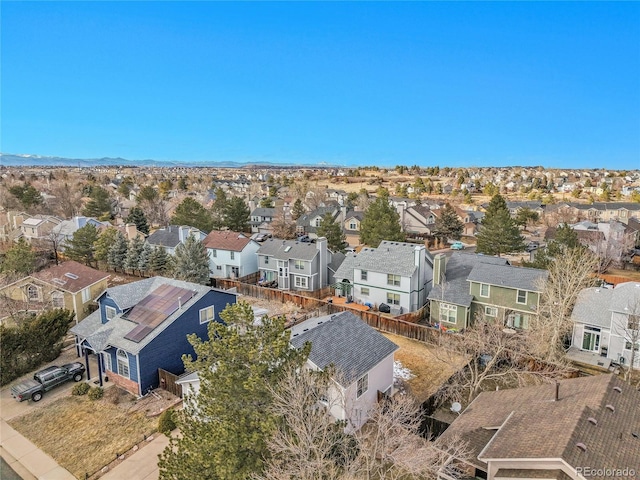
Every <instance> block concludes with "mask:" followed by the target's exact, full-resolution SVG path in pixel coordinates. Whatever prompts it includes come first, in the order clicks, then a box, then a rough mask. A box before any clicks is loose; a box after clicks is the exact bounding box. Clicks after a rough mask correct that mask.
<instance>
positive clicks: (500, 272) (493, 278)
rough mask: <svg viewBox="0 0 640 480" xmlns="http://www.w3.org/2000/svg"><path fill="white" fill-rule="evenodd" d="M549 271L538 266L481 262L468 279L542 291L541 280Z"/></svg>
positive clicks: (544, 278)
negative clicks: (526, 266)
mask: <svg viewBox="0 0 640 480" xmlns="http://www.w3.org/2000/svg"><path fill="white" fill-rule="evenodd" d="M548 276H549V272H548V271H546V270H539V269H537V268H523V267H514V266H512V265H490V264H488V263H484V262H480V263H478V264H476V266H474V267H473V270H471V272H470V273H469V276H468V277H467V280H468V281H470V282H481V283H487V284H489V285H496V286H499V287H509V288H518V289H520V290H529V291H531V292H539V291H540V282H541V281H543V280H546V279H547V277H548Z"/></svg>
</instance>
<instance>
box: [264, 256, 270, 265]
mask: <svg viewBox="0 0 640 480" xmlns="http://www.w3.org/2000/svg"><path fill="white" fill-rule="evenodd" d="M264 264H265V265H269V257H264Z"/></svg>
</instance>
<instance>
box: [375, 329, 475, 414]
mask: <svg viewBox="0 0 640 480" xmlns="http://www.w3.org/2000/svg"><path fill="white" fill-rule="evenodd" d="M381 333H382V334H383V335H384V336H385V337H387V338H388V339H389V340H391V341H392V342H394V343H395V344H396V345H398V346H399V347H400V349H399V350H397V351H396V354H395V359H396V360H397V361H399V362H400V363H402V366H403V367H406V368H408V369H409V370H411V373H412V374H413V375H415V377H413V378H412V379H411V380H409V381H408V382H407V383H408V384H409V388H410V389H411V393H412V394H413V396H414V397H415V398H416V399H417V400H418V401H420V402H424V401H425V400H427V399H428V398H429V397H430V396H431V395H433V394H434V393H436V392H437V391H438V389H439V388H440V386H441V385H442V384H443V383H444V382H446V381H447V379H449V377H450V376H451V375H453V374H454V373H455V372H456V371H457V370H459V369H460V368H462V366H463V365H464V364H465V363H466V362H465V359H464V358H463V357H462V356H460V355H457V354H453V353H451V352H449V351H448V350H445V349H443V348H439V347H435V346H432V345H427V344H426V343H422V342H418V341H416V340H411V339H409V338H405V337H401V336H398V335H393V334H391V333H385V332H381Z"/></svg>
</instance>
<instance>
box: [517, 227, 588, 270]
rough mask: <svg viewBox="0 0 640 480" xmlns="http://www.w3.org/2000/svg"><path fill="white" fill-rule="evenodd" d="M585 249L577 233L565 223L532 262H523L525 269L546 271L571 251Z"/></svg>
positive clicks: (537, 252)
mask: <svg viewBox="0 0 640 480" xmlns="http://www.w3.org/2000/svg"><path fill="white" fill-rule="evenodd" d="M586 249H587V247H585V246H584V245H582V244H581V243H580V240H579V239H578V233H577V232H576V231H575V230H574V229H573V228H571V227H570V226H569V225H567V224H566V223H563V224H562V225H560V226H559V227H558V228H557V229H556V235H555V238H554V239H553V240H551V241H550V242H549V243H548V244H547V246H546V247H545V248H540V249H538V250H537V251H536V252H535V257H534V259H533V261H532V262H526V261H525V262H523V265H524V266H525V267H533V268H543V269H545V270H548V269H549V267H550V266H551V264H552V263H553V262H554V261H555V260H556V259H557V258H560V257H562V256H564V255H566V254H568V253H570V252H571V251H572V250H586Z"/></svg>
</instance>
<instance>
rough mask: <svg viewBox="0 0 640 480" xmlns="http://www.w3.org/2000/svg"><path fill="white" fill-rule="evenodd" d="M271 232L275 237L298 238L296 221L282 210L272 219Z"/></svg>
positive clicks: (284, 238)
mask: <svg viewBox="0 0 640 480" xmlns="http://www.w3.org/2000/svg"><path fill="white" fill-rule="evenodd" d="M271 233H272V234H273V236H274V237H275V238H282V239H283V240H287V239H293V238H296V223H295V222H294V221H293V220H291V219H290V218H287V216H286V215H285V213H284V211H283V210H280V211H279V212H278V213H277V214H276V216H275V217H274V219H273V220H272V221H271Z"/></svg>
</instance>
